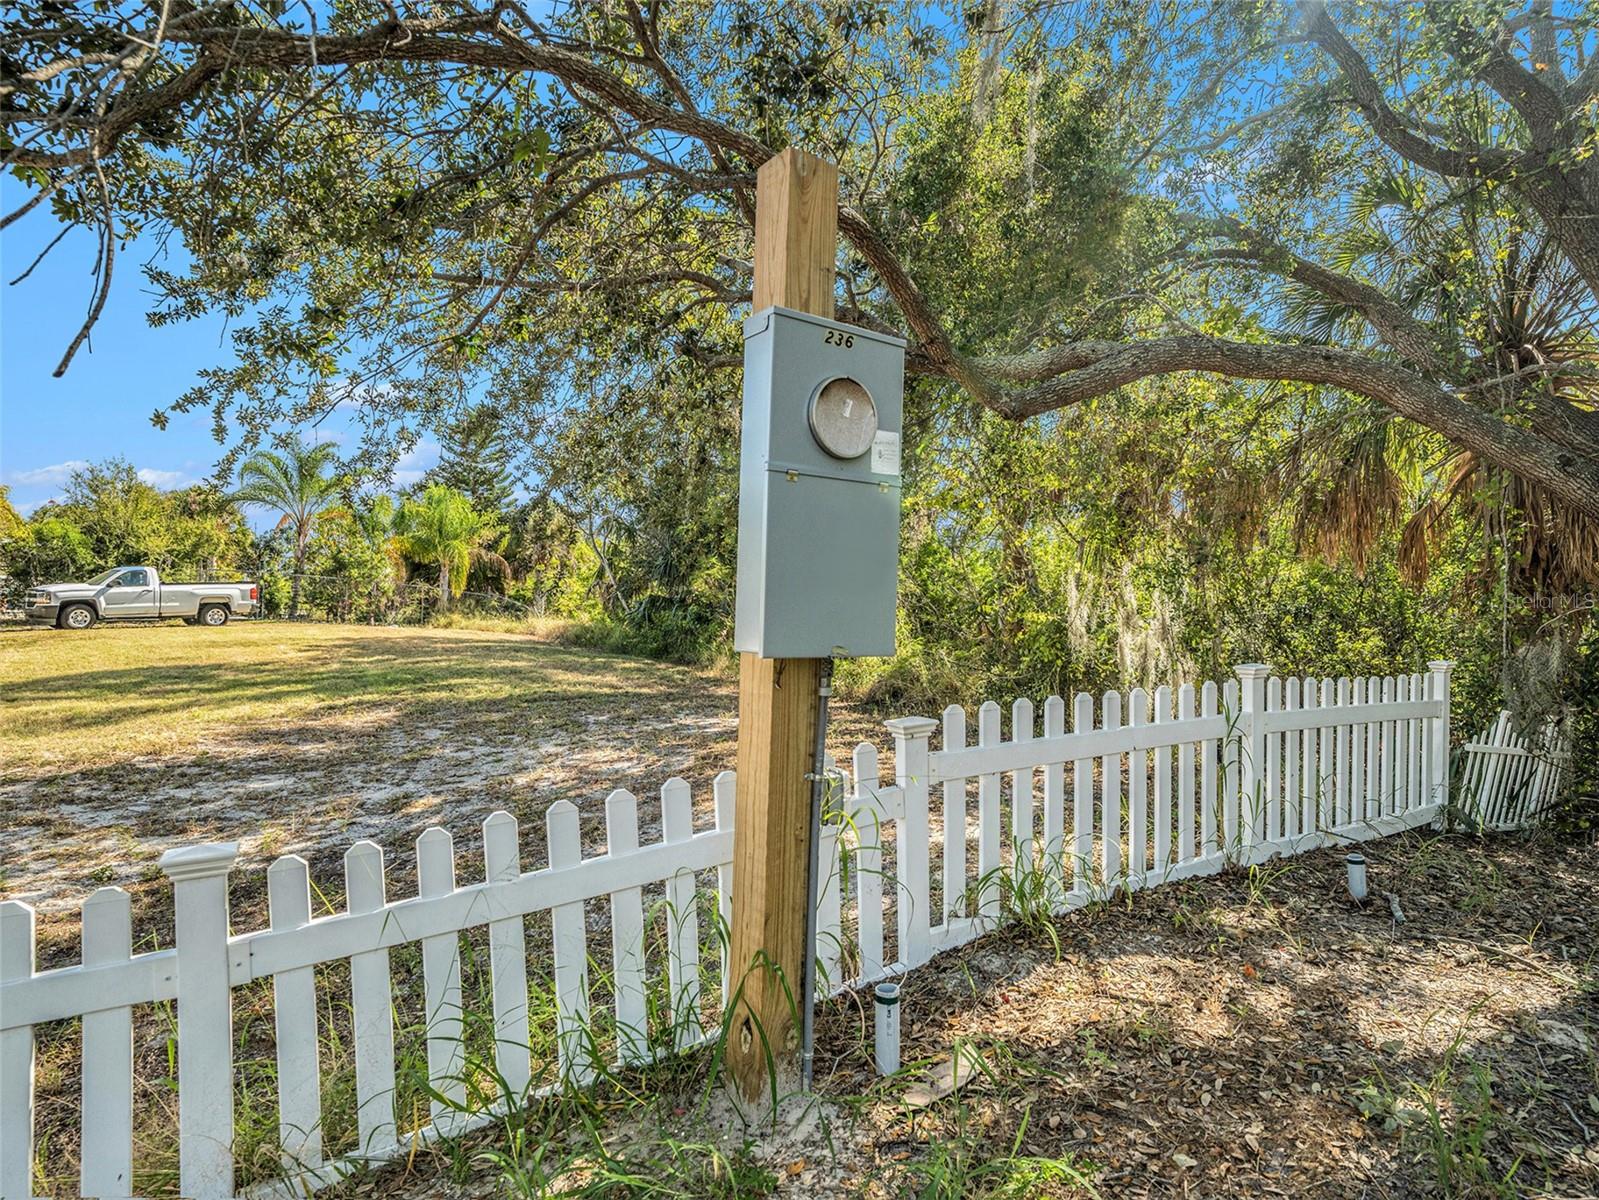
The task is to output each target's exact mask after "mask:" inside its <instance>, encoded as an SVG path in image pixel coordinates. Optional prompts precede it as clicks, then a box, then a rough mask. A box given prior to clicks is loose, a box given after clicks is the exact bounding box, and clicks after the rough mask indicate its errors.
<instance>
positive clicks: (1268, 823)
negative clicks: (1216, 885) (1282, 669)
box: [1261, 675, 1285, 842]
mask: <svg viewBox="0 0 1599 1200" xmlns="http://www.w3.org/2000/svg"><path fill="white" fill-rule="evenodd" d="M1284 699H1285V698H1284V696H1283V681H1282V679H1281V678H1280V677H1278V676H1276V675H1273V676H1272V677H1271V678H1270V679H1268V680H1266V711H1267V712H1282V711H1283V705H1284ZM1264 744H1265V750H1266V762H1265V771H1264V780H1263V782H1264V786H1263V788H1262V790H1261V809H1262V812H1261V817H1262V827H1263V833H1262V837H1263V839H1264V840H1265V841H1269V842H1275V841H1277V840H1278V839H1279V838H1280V837H1282V835H1283V797H1282V789H1283V735H1282V733H1281V732H1279V731H1278V730H1275V729H1273V730H1269V731H1268V732H1267V733H1266V738H1265V743H1264Z"/></svg>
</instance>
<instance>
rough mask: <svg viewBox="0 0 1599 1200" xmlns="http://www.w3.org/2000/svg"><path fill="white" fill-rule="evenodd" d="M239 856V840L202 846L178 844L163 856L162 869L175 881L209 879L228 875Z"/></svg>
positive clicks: (209, 843)
mask: <svg viewBox="0 0 1599 1200" xmlns="http://www.w3.org/2000/svg"><path fill="white" fill-rule="evenodd" d="M238 857H239V843H238V842H208V843H206V844H204V845H200V846H177V847H174V848H173V849H171V850H168V851H167V852H166V853H165V854H163V855H162V856H161V863H160V866H161V870H162V871H164V872H165V873H166V876H167V878H168V879H170V880H172V881H173V882H174V883H181V882H183V881H184V880H187V879H207V878H210V877H211V876H213V875H226V874H227V873H228V872H229V871H230V870H232V869H233V864H234V862H235V861H236V860H237V859H238Z"/></svg>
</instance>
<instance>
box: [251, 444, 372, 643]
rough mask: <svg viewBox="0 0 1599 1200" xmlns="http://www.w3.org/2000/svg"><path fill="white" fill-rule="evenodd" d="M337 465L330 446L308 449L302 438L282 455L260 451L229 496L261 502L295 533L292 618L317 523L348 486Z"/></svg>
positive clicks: (296, 611) (297, 607)
mask: <svg viewBox="0 0 1599 1200" xmlns="http://www.w3.org/2000/svg"><path fill="white" fill-rule="evenodd" d="M336 463H337V458H336V456H335V454H334V448H333V444H332V443H331V442H321V443H318V444H317V445H315V446H307V445H306V444H305V443H304V442H302V441H301V440H300V438H299V436H298V435H296V436H295V437H293V438H291V439H290V440H289V441H288V442H286V443H285V444H284V446H283V449H282V450H281V451H279V450H257V451H256V452H255V453H254V454H252V455H251V456H250V457H249V458H247V459H245V461H244V465H243V466H241V467H240V468H239V486H238V489H237V490H236V491H235V492H234V493H233V494H232V496H231V497H229V498H230V499H232V500H236V501H238V502H239V503H240V504H259V505H260V506H261V507H262V508H270V509H271V510H272V511H273V512H277V513H281V514H283V519H282V520H280V521H279V522H278V528H279V529H283V528H285V527H287V528H289V529H291V530H292V531H293V533H294V582H293V585H292V587H291V588H290V591H289V616H290V617H291V618H293V617H297V616H299V615H300V576H301V575H302V574H303V573H304V571H305V550H306V546H307V545H309V543H310V541H311V527H312V526H313V525H315V524H316V519H317V517H318V516H320V515H321V514H322V513H323V512H325V511H326V510H327V509H328V508H329V507H331V506H332V504H333V502H334V500H336V499H337V498H338V495H339V489H340V488H341V487H342V486H343V485H344V480H343V479H341V478H340V477H339V476H338V474H337V473H336V472H334V471H333V470H332V469H331V468H332V467H333V466H334V465H335V464H336Z"/></svg>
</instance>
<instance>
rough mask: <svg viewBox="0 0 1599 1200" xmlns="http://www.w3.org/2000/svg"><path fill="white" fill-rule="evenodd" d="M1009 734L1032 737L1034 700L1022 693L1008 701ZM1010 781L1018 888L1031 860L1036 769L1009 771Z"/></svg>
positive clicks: (1013, 738)
mask: <svg viewBox="0 0 1599 1200" xmlns="http://www.w3.org/2000/svg"><path fill="white" fill-rule="evenodd" d="M1010 711H1011V726H1010V737H1011V741H1013V742H1030V741H1032V740H1033V738H1034V730H1033V702H1032V701H1031V700H1029V699H1027V698H1026V697H1025V696H1024V697H1022V698H1020V699H1018V700H1016V701H1015V702H1014V703H1012V704H1011V709H1010ZM1010 779H1011V784H1010V839H1011V841H1010V853H1011V879H1012V881H1013V883H1014V885H1015V886H1017V887H1018V888H1019V887H1020V886H1021V885H1022V882H1023V880H1025V879H1026V878H1027V876H1028V874H1029V872H1031V871H1033V870H1035V869H1036V868H1035V865H1034V863H1033V804H1034V801H1035V800H1036V798H1037V797H1036V796H1035V794H1034V784H1035V782H1036V780H1037V771H1036V770H1035V769H1034V768H1032V767H1023V768H1021V769H1019V770H1016V771H1013V772H1011V777H1010Z"/></svg>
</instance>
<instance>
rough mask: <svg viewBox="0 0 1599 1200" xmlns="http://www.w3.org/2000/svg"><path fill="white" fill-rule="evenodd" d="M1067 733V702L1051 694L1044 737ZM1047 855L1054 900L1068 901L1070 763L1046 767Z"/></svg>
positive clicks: (1045, 862) (1047, 873) (1045, 868)
mask: <svg viewBox="0 0 1599 1200" xmlns="http://www.w3.org/2000/svg"><path fill="white" fill-rule="evenodd" d="M1065 733H1066V701H1065V700H1063V699H1061V698H1060V697H1059V696H1051V697H1049V698H1048V699H1047V700H1045V701H1044V736H1045V737H1046V738H1053V737H1062V736H1064V735H1065ZM1043 825H1044V854H1043V863H1042V870H1043V872H1044V878H1045V879H1047V880H1048V881H1049V895H1050V903H1051V904H1052V905H1054V906H1056V907H1058V906H1059V905H1061V904H1062V903H1064V902H1065V898H1066V892H1067V890H1068V889H1069V888H1070V887H1071V879H1070V874H1071V873H1070V871H1069V870H1068V869H1067V867H1066V764H1065V763H1064V762H1050V763H1048V764H1046V765H1045V767H1044V822H1043Z"/></svg>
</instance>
